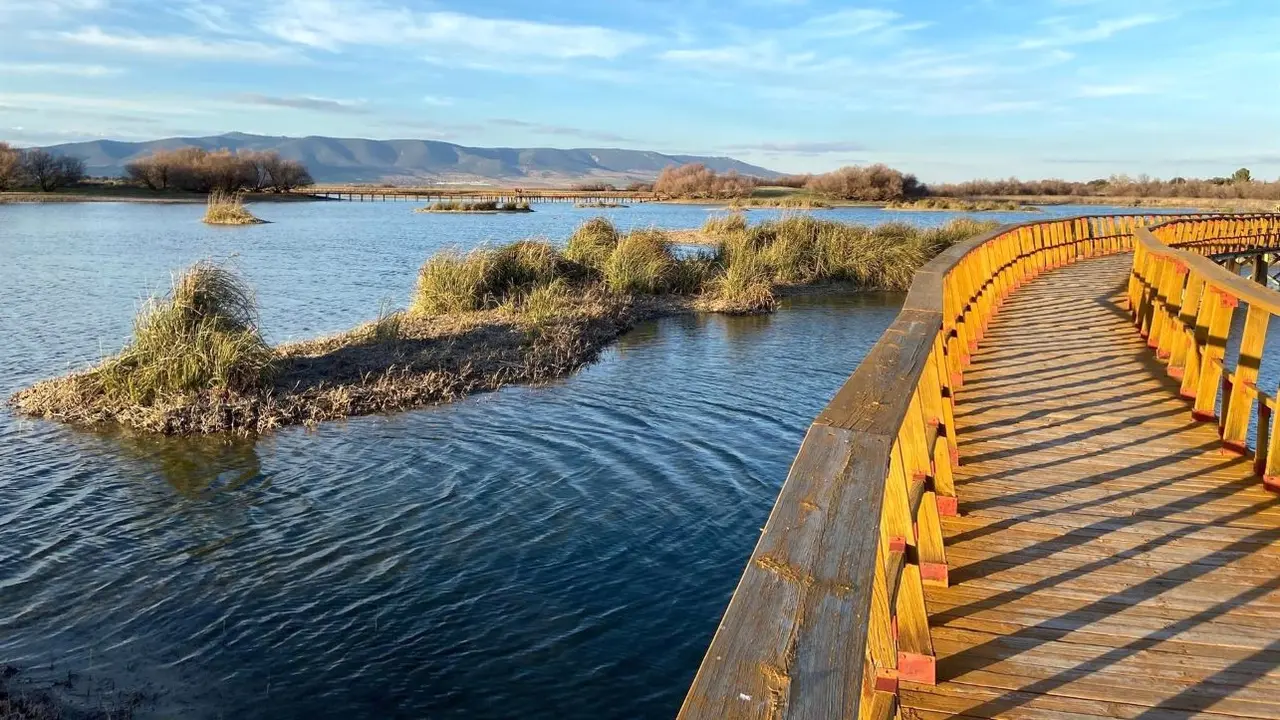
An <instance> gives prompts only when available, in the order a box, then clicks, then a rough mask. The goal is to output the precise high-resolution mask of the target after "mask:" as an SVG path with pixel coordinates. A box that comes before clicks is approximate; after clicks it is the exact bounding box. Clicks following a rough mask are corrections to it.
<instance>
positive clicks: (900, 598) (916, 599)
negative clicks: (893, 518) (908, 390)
mask: <svg viewBox="0 0 1280 720" xmlns="http://www.w3.org/2000/svg"><path fill="white" fill-rule="evenodd" d="M908 417H910V413H909V414H908ZM903 449H904V444H903V442H902V439H901V437H900V438H899V442H898V452H896V453H895V456H896V459H895V462H894V463H893V465H891V467H890V471H889V475H890V480H889V482H890V483H891V484H892V485H901V486H902V490H901V492H899V490H897V489H894V490H893V494H894V498H895V514H900V513H906V522H907V523H908V524H909V525H910V526H914V524H915V523H914V520H915V518H914V516H913V514H912V513H911V502H912V500H914V499H917V498H918V499H920V500H922V499H923V493H921V494H920V495H915V494H914V493H912V492H910V491H909V490H908V488H909V487H913V486H915V483H914V482H913V481H912V479H911V477H910V476H908V475H907V474H906V473H905V472H904V470H903V469H904V468H905V467H908V465H907V462H908V460H907V458H905V457H903V456H902V451H903ZM894 466H896V470H895V469H894ZM895 476H896V479H895ZM919 487H923V481H921V482H920V484H919ZM885 500H886V502H887V501H888V500H889V493H888V492H886V494H885ZM886 519H887V518H886ZM899 522H900V521H899ZM909 531H910V533H911V534H910V535H908V536H907V538H906V540H907V542H906V546H905V547H904V548H903V551H904V560H905V561H906V562H904V563H903V565H902V575H901V577H900V578H899V580H898V592H897V594H896V597H895V598H894V610H895V617H896V618H897V624H896V627H897V629H898V677H899V678H900V679H902V680H906V681H909V682H918V683H923V684H927V685H933V684H936V682H937V666H936V660H935V658H934V654H933V640H932V638H931V637H930V636H929V618H928V612H927V610H926V609H925V604H924V581H923V578H921V575H920V565H919V553H918V545H917V541H916V537H915V528H914V527H910V530H909ZM893 550H894V546H891V547H890V551H893Z"/></svg>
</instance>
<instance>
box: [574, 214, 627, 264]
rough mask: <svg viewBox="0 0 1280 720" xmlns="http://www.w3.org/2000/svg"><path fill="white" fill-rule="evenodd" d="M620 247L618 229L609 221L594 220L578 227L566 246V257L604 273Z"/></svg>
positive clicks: (603, 219) (599, 218) (598, 218)
mask: <svg viewBox="0 0 1280 720" xmlns="http://www.w3.org/2000/svg"><path fill="white" fill-rule="evenodd" d="M617 247H618V229H617V228H615V227H614V226H613V223H611V222H609V220H608V219H606V218H602V217H597V218H592V219H590V220H588V221H586V222H585V223H583V224H581V225H579V226H578V228H577V229H576V230H574V231H573V234H572V235H570V236H569V241H568V243H567V244H566V245H565V249H564V256H565V257H566V258H568V259H569V260H572V261H573V262H576V263H579V264H582V265H585V266H587V267H589V268H593V269H595V270H599V271H603V270H604V265H605V263H606V262H608V261H609V256H610V255H612V254H613V251H614V249H615V248H617Z"/></svg>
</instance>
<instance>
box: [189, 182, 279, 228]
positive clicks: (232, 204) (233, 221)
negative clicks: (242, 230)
mask: <svg viewBox="0 0 1280 720" xmlns="http://www.w3.org/2000/svg"><path fill="white" fill-rule="evenodd" d="M204 221H205V223H207V224H209V225H261V224H263V223H265V222H267V221H266V220H263V219H262V218H259V217H257V216H256V215H254V214H253V213H251V212H249V209H248V208H246V207H245V206H244V198H243V197H241V196H240V194H239V193H228V192H222V191H220V190H215V191H214V192H211V193H209V202H208V205H207V206H206V207H205V211H204Z"/></svg>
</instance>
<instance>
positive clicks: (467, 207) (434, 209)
mask: <svg viewBox="0 0 1280 720" xmlns="http://www.w3.org/2000/svg"><path fill="white" fill-rule="evenodd" d="M414 212H421V213H526V212H533V208H532V207H530V206H529V203H527V202H493V201H477V202H471V201H467V200H441V201H440V202H434V203H431V204H430V205H428V206H426V207H421V208H418V209H417V210H415V211H414Z"/></svg>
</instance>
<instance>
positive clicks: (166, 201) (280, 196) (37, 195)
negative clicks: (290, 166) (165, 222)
mask: <svg viewBox="0 0 1280 720" xmlns="http://www.w3.org/2000/svg"><path fill="white" fill-rule="evenodd" d="M113 202H115V203H136V204H142V205H195V204H200V205H204V204H207V203H208V202H209V195H208V194H204V193H183V194H181V195H179V194H171V193H155V194H152V195H147V194H144V193H137V192H133V193H112V192H102V191H98V192H75V191H71V192H67V191H54V192H47V193H45V192H0V205H56V204H61V203H113ZM244 202H247V203H254V202H338V201H337V200H334V199H333V198H326V197H315V196H311V195H304V194H300V193H247V194H245V196H244Z"/></svg>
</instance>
